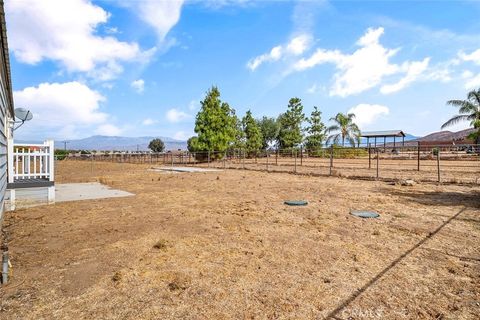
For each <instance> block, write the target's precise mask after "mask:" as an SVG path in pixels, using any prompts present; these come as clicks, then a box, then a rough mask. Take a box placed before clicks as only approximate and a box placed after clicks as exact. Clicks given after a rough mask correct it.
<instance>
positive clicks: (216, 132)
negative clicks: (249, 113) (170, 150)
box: [194, 86, 237, 154]
mask: <svg viewBox="0 0 480 320" xmlns="http://www.w3.org/2000/svg"><path fill="white" fill-rule="evenodd" d="M201 105H202V107H201V109H200V111H199V112H198V113H197V117H196V120H195V133H196V134H197V139H196V140H195V141H194V148H195V150H196V151H220V154H223V152H225V151H226V150H227V149H228V148H229V147H230V146H231V145H232V144H233V143H234V141H235V135H236V127H237V125H236V122H237V120H236V116H235V111H234V110H233V109H232V108H230V106H229V105H228V103H226V102H222V101H221V100H220V91H219V90H218V88H217V87H215V86H214V87H212V88H211V89H210V90H208V91H207V93H206V96H205V99H204V100H203V101H202V102H201Z"/></svg>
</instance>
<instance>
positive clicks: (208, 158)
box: [207, 150, 210, 167]
mask: <svg viewBox="0 0 480 320" xmlns="http://www.w3.org/2000/svg"><path fill="white" fill-rule="evenodd" d="M207 166H208V167H210V150H208V156H207Z"/></svg>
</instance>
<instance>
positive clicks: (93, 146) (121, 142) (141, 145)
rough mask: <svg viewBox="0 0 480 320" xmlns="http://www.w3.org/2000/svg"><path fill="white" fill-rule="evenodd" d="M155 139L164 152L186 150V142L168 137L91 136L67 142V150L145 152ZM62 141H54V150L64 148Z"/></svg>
mask: <svg viewBox="0 0 480 320" xmlns="http://www.w3.org/2000/svg"><path fill="white" fill-rule="evenodd" d="M155 138H160V139H162V141H163V142H164V143H165V150H167V151H168V150H178V149H182V150H185V149H187V142H186V141H181V140H176V139H173V138H169V137H117V136H91V137H88V138H84V139H78V140H67V149H69V150H118V151H136V150H139V151H145V150H148V144H149V143H150V141H152V140H153V139H155ZM64 145H65V143H64V141H55V148H56V149H63V148H64Z"/></svg>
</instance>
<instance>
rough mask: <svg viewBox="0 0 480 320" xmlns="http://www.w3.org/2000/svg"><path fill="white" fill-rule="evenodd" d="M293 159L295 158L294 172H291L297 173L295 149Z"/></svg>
mask: <svg viewBox="0 0 480 320" xmlns="http://www.w3.org/2000/svg"><path fill="white" fill-rule="evenodd" d="M294 157H295V167H294V171H293V172H295V173H296V172H297V149H295V151H294Z"/></svg>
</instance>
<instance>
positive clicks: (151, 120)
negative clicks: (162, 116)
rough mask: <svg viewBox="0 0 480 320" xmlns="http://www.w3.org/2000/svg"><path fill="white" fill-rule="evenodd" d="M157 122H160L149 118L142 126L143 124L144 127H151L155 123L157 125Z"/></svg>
mask: <svg viewBox="0 0 480 320" xmlns="http://www.w3.org/2000/svg"><path fill="white" fill-rule="evenodd" d="M157 122H158V121H157V120H153V119H151V118H147V119H145V120H143V121H142V124H143V125H144V126H151V125H152V124H155V123H157Z"/></svg>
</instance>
